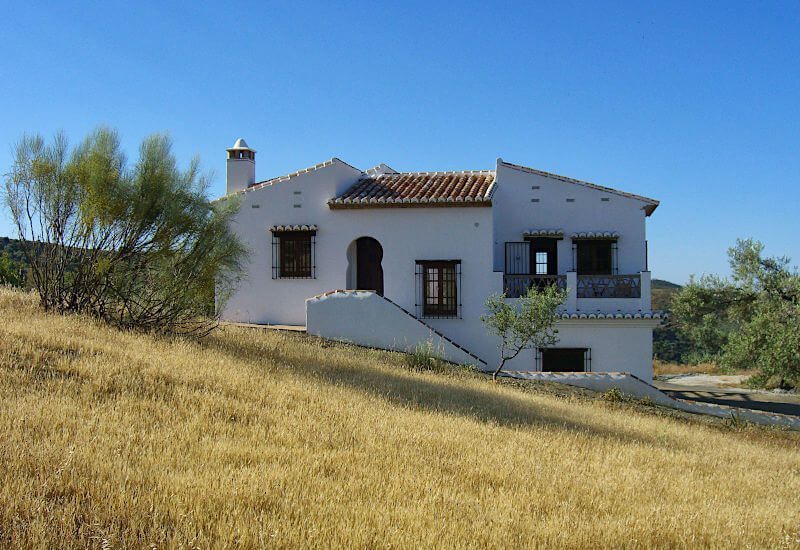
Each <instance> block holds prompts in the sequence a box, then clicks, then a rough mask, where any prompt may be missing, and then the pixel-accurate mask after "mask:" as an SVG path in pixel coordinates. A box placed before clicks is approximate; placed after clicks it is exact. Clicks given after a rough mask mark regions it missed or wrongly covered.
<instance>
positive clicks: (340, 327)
mask: <svg viewBox="0 0 800 550" xmlns="http://www.w3.org/2000/svg"><path fill="white" fill-rule="evenodd" d="M306 327H307V330H308V334H311V335H314V336H319V337H322V338H328V339H331V340H339V341H341V342H350V343H353V344H358V345H361V346H368V347H372V348H379V349H387V350H393V351H403V352H411V351H414V350H415V349H416V348H417V347H418V346H419V345H420V344H422V345H426V346H427V345H428V343H430V346H431V349H432V350H433V351H434V352H435V353H436V354H437V355H438V356H439V357H441V358H442V359H446V360H447V361H451V362H453V363H460V364H464V365H475V366H478V367H481V368H485V366H486V363H484V362H483V361H482V360H481V359H480V358H479V357H477V356H476V355H475V354H473V353H471V352H469V351H468V350H466V349H464V348H462V347H461V346H460V345H458V344H457V343H455V342H453V341H452V340H450V339H449V338H447V337H446V336H444V335H443V334H441V333H439V332H438V331H436V330H435V329H434V328H433V327H431V326H429V325H426V324H425V323H423V322H421V321H420V320H418V319H417V318H415V317H414V316H413V315H411V314H410V313H409V312H408V311H406V310H405V309H403V308H401V307H400V306H398V305H396V304H395V303H394V302H392V301H390V300H388V299H386V298H384V297H383V296H379V295H378V294H376V293H375V292H372V291H369V290H335V291H331V292H326V293H324V294H320V295H318V296H314V297H313V298H309V299H307V300H306Z"/></svg>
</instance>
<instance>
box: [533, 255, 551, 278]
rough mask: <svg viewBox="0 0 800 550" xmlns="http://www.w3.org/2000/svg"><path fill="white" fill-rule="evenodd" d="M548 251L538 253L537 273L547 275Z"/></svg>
mask: <svg viewBox="0 0 800 550" xmlns="http://www.w3.org/2000/svg"><path fill="white" fill-rule="evenodd" d="M547 263H548V262H547V252H537V253H536V275H547Z"/></svg>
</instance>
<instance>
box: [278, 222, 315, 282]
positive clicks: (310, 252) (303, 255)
mask: <svg viewBox="0 0 800 550" xmlns="http://www.w3.org/2000/svg"><path fill="white" fill-rule="evenodd" d="M316 249H317V232H316V231H273V232H272V278H273V279H316V278H317V268H316V257H317V254H316Z"/></svg>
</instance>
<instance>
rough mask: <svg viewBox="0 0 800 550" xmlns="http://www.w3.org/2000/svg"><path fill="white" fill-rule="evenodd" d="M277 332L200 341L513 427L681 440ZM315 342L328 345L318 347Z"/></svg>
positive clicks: (322, 378)
mask: <svg viewBox="0 0 800 550" xmlns="http://www.w3.org/2000/svg"><path fill="white" fill-rule="evenodd" d="M275 337H276V339H279V340H278V342H276V341H275V339H273V338H270V339H269V340H267V339H265V340H264V343H263V344H260V343H256V342H242V341H241V340H236V341H231V340H230V339H226V338H225V335H224V332H223V333H218V334H214V335H212V336H210V337H208V338H206V339H205V340H204V341H203V342H202V343H201V345H202V346H204V347H207V348H212V349H215V350H217V351H220V352H223V353H225V354H227V355H229V356H231V357H232V358H235V359H236V360H237V361H249V362H251V363H252V364H254V366H255V367H256V368H257V369H259V370H264V369H268V370H275V369H279V370H283V369H286V370H291V372H292V373H293V374H296V375H299V376H303V377H306V378H308V379H309V380H314V381H315V382H317V383H319V382H323V383H326V384H329V385H331V386H336V387H346V388H350V389H353V390H356V391H360V392H363V393H365V394H368V395H370V396H372V397H378V398H380V399H383V400H385V401H388V402H389V403H392V404H394V405H397V406H399V407H403V408H410V409H422V410H426V411H433V412H440V413H445V414H455V415H459V416H462V417H466V418H470V419H474V420H478V421H481V422H484V423H487V424H496V425H498V426H500V427H508V428H512V429H513V428H518V427H526V426H543V427H550V428H556V429H558V430H567V431H572V432H580V433H583V434H588V435H590V436H594V437H598V438H610V439H615V440H622V441H627V442H631V443H638V444H641V443H644V444H647V445H653V446H659V447H664V448H670V449H673V450H674V449H679V448H682V446H683V444H682V442H681V441H679V440H677V439H674V440H673V439H672V438H664V437H663V436H661V437H657V436H650V435H646V434H643V433H641V432H638V431H636V430H628V429H623V428H620V427H614V428H611V427H604V426H598V425H597V423H594V424H593V423H589V422H581V421H579V420H576V418H575V415H565V416H561V415H559V414H558V413H557V412H554V411H553V410H552V409H549V408H547V407H545V406H543V405H540V404H538V403H536V402H534V401H532V400H531V399H530V398H523V397H522V395H520V396H519V397H516V396H514V395H513V394H511V395H509V394H503V395H501V394H498V393H497V392H496V391H495V389H494V388H493V387H490V386H487V387H486V389H477V388H476V389H474V388H468V387H464V386H463V385H462V384H457V383H455V382H453V381H452V380H449V379H448V378H446V377H442V378H441V380H436V379H434V378H433V377H431V378H422V377H419V376H410V375H409V374H408V373H407V372H404V371H401V370H399V369H400V367H398V372H397V373H393V372H391V371H387V370H385V369H384V370H376V369H374V368H370V367H366V366H363V365H361V364H360V363H359V361H361V360H365V361H366V360H369V361H375V358H376V355H375V354H378V357H380V355H383V356H384V357H385V359H386V361H385V362H384V363H383V366H386V367H391V365H392V364H393V363H398V362H399V361H400V360H402V359H400V357H399V356H398V354H397V353H394V352H381V351H375V350H366V349H364V348H359V347H357V346H350V345H347V344H341V343H333V342H330V341H327V340H323V339H321V338H315V337H310V336H303V335H294V334H286V335H275ZM300 340H304V341H302V342H300ZM293 341H294V342H297V343H299V344H300V345H298V346H296V347H294V348H293V349H292V354H291V357H288V356H287V354H286V353H284V352H283V351H282V349H285V348H286V347H288V346H291V345H292V342H293ZM319 348H325V349H328V350H330V351H326V352H322V353H320V352H319V351H318V350H319ZM304 349H308V350H309V352H305V351H304ZM315 350H317V351H315ZM367 354H369V355H370V357H367ZM265 376H269V374H265ZM487 382H488V379H487Z"/></svg>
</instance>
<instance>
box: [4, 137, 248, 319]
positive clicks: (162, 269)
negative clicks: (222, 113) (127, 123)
mask: <svg viewBox="0 0 800 550" xmlns="http://www.w3.org/2000/svg"><path fill="white" fill-rule="evenodd" d="M208 183H209V179H208V177H207V176H205V175H203V174H201V173H200V170H199V165H198V161H197V160H196V159H195V160H193V161H192V162H191V163H190V164H189V166H188V168H187V169H186V170H181V169H179V168H178V165H177V161H176V159H175V156H174V155H173V153H172V145H171V142H170V140H169V138H168V137H166V136H163V135H153V136H151V137H148V138H146V139H145V140H144V141H143V142H142V144H141V146H140V148H139V155H138V158H137V160H136V161H135V162H133V163H132V164H129V163H128V161H127V158H126V156H125V154H124V153H123V152H122V149H121V147H120V139H119V136H118V134H117V133H116V132H115V131H113V130H109V129H105V128H100V129H98V130H96V131H94V132H93V133H92V134H91V135H89V136H88V137H87V138H86V139H85V140H84V141H83V142H82V143H81V144H79V145H78V146H77V147H70V146H69V144H68V142H67V139H66V138H65V137H64V136H63V135H57V136H55V138H54V139H53V140H52V141H51V142H50V143H46V142H45V140H44V139H43V138H42V137H40V136H25V137H23V138H22V139H21V140H20V141H19V143H18V144H17V146H16V149H15V155H14V165H13V167H12V169H11V171H10V173H9V174H8V175H7V176H6V181H5V191H6V193H5V202H6V205H7V206H8V209H9V212H10V214H11V219H12V220H13V223H14V225H15V227H16V231H17V236H18V238H19V240H20V242H21V245H22V249H23V252H24V255H25V258H26V261H27V263H28V266H29V269H30V278H31V284H32V286H33V288H34V289H35V290H36V291H37V292H38V294H39V297H40V301H41V304H42V306H43V307H44V308H45V309H46V310H52V311H58V312H81V313H87V314H90V315H93V316H96V317H99V318H101V319H103V320H105V321H107V322H109V323H111V324H114V325H116V326H119V327H122V328H139V329H145V330H158V331H164V332H174V333H205V332H207V331H208V330H210V329H211V328H213V327H214V326H215V322H216V319H217V312H218V311H219V309H218V308H219V306H220V305H221V304H222V303H224V300H225V298H226V296H227V295H228V293H229V291H230V289H231V288H232V286H233V285H234V284H235V281H236V280H237V277H238V274H239V272H240V265H241V262H242V260H243V259H244V257H245V254H246V251H245V249H244V248H243V245H242V244H241V243H240V242H239V240H238V239H237V237H236V235H235V234H234V233H233V232H232V231H231V230H230V224H229V222H230V219H231V216H233V214H234V213H235V209H236V204H235V201H223V202H222V204H215V203H212V202H211V201H210V200H209V199H208V198H207V196H206V193H207V187H208ZM215 300H216V302H217V309H215V307H214V302H215Z"/></svg>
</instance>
